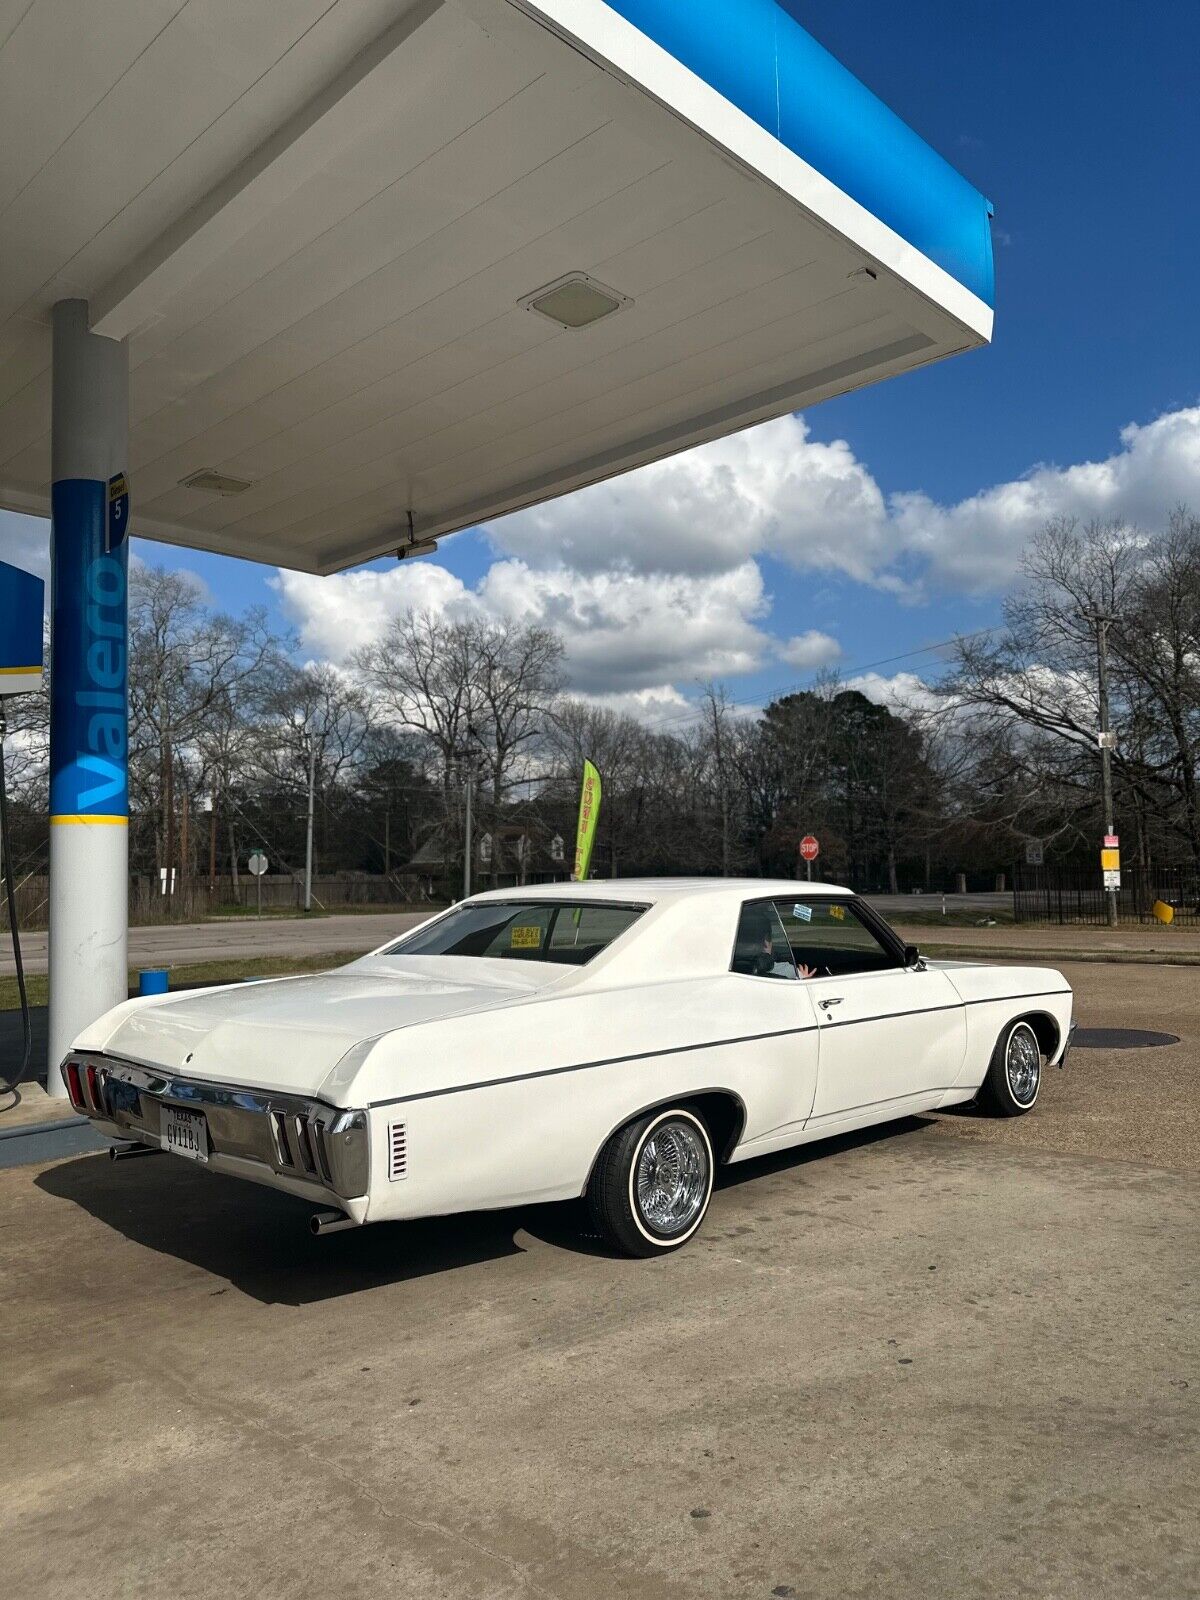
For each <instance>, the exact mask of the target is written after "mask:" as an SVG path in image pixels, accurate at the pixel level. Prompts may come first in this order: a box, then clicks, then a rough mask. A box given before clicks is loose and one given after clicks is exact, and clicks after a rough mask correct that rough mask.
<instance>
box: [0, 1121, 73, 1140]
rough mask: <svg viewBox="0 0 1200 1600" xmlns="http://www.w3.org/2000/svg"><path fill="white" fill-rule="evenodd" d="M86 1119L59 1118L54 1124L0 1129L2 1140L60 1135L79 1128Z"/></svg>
mask: <svg viewBox="0 0 1200 1600" xmlns="http://www.w3.org/2000/svg"><path fill="white" fill-rule="evenodd" d="M87 1120H88V1119H87V1118H86V1117H58V1118H57V1119H56V1120H55V1121H54V1122H23V1123H22V1124H21V1126H20V1127H19V1128H5V1127H0V1139H23V1138H25V1137H26V1135H28V1134H31V1133H60V1132H61V1131H62V1129H64V1128H78V1127H81V1126H82V1125H83V1124H84V1123H85V1122H87Z"/></svg>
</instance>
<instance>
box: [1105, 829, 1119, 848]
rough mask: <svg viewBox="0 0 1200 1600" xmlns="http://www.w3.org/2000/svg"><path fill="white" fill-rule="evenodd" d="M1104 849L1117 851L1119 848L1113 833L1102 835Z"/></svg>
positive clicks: (1117, 837)
mask: <svg viewBox="0 0 1200 1600" xmlns="http://www.w3.org/2000/svg"><path fill="white" fill-rule="evenodd" d="M1104 848H1105V849H1106V850H1119V849H1120V848H1121V840H1120V838H1119V836H1118V835H1117V834H1115V833H1106V834H1105V835H1104Z"/></svg>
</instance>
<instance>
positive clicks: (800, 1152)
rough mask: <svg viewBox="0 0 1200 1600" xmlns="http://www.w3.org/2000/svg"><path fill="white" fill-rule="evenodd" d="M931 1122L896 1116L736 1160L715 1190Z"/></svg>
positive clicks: (859, 1147)
mask: <svg viewBox="0 0 1200 1600" xmlns="http://www.w3.org/2000/svg"><path fill="white" fill-rule="evenodd" d="M938 1115H939V1116H940V1115H941V1113H940V1112H939V1113H938ZM934 1120H935V1119H934V1118H933V1117H899V1118H897V1120H896V1121H895V1122H881V1123H877V1124H876V1125H875V1126H874V1127H873V1128H859V1129H857V1130H856V1131H855V1132H854V1133H837V1134H834V1135H833V1137H832V1138H830V1139H817V1140H814V1142H813V1143H812V1144H802V1145H793V1146H792V1148H791V1149H790V1150H776V1151H775V1152H774V1154H773V1155H769V1156H755V1157H753V1159H752V1160H750V1161H739V1162H738V1163H737V1165H736V1166H733V1167H722V1168H721V1170H720V1171H719V1172H718V1173H717V1181H716V1185H715V1187H716V1188H717V1189H718V1190H720V1189H733V1188H736V1187H737V1186H738V1185H739V1184H742V1183H753V1181H754V1179H755V1178H765V1177H768V1176H769V1175H770V1174H771V1173H773V1172H790V1171H793V1170H794V1169H795V1168H797V1167H807V1166H808V1165H810V1163H812V1162H814V1161H823V1160H824V1159H825V1157H826V1156H836V1155H838V1154H840V1152H841V1151H843V1150H863V1149H865V1148H866V1147H867V1146H868V1145H872V1144H879V1143H880V1142H881V1141H882V1140H884V1139H895V1138H897V1137H899V1136H902V1135H904V1134H907V1133H919V1132H920V1131H921V1129H922V1128H928V1127H930V1126H932V1124H933V1122H934Z"/></svg>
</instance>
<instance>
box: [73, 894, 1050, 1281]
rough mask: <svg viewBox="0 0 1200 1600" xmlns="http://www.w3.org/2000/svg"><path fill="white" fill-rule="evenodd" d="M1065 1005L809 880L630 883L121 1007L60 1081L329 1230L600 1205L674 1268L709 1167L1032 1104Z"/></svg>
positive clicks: (114, 1124) (612, 1236) (702, 1201)
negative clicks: (508, 1209) (921, 949)
mask: <svg viewBox="0 0 1200 1600" xmlns="http://www.w3.org/2000/svg"><path fill="white" fill-rule="evenodd" d="M1071 1030H1072V995H1071V990H1070V988H1069V987H1068V985H1067V982H1066V980H1065V979H1064V978H1063V977H1062V976H1061V974H1060V973H1058V972H1054V971H1052V970H1049V969H1047V968H1042V967H1018V966H1003V967H1002V966H990V965H975V964H968V963H965V962H950V961H946V962H937V961H926V960H923V959H922V958H921V956H920V954H919V953H918V951H917V950H916V949H915V948H914V947H912V946H911V945H905V944H904V943H902V941H901V940H900V939H899V938H898V937H897V936H896V935H895V934H894V933H893V932H892V930H891V929H890V928H889V927H888V926H887V924H886V923H885V922H884V921H883V920H882V918H881V917H879V916H878V914H877V913H876V912H874V911H873V910H872V909H871V907H870V906H869V905H868V904H867V903H866V902H864V901H863V900H861V899H859V898H858V897H857V896H856V895H854V894H852V893H850V892H849V891H848V890H845V889H838V888H834V887H832V886H830V885H826V884H822V885H817V884H803V885H801V884H797V883H792V882H766V881H763V880H757V879H755V880H743V881H735V880H731V879H657V880H656V879H646V880H627V881H621V880H614V881H610V882H594V883H587V884H555V885H547V886H539V887H537V888H527V889H522V890H515V889H514V890H498V891H495V892H493V893H489V894H480V895H476V896H474V898H472V899H470V900H465V901H462V902H460V903H459V904H458V905H455V906H453V907H451V908H450V909H449V910H448V911H444V912H441V913H439V914H438V915H436V916H434V917H431V918H430V919H429V920H428V921H427V922H425V923H423V924H421V926H419V927H417V928H415V929H414V930H412V931H411V932H409V933H406V934H404V935H403V936H402V937H400V938H398V939H394V940H392V941H391V942H389V943H388V944H385V945H383V946H381V947H380V948H379V949H378V950H376V951H374V952H372V954H370V955H368V956H364V957H362V959H361V960H358V961H353V962H351V963H350V965H349V966H345V967H340V968H338V969H337V970H336V971H332V972H326V973H321V974H318V975H316V976H306V977H297V978H276V979H267V980H265V981H262V982H255V983H245V984H238V985H234V986H227V987H222V988H213V989H205V990H198V991H192V992H190V993H179V994H174V995H162V996H154V997H151V998H145V999H138V1000H130V1001H127V1002H126V1003H125V1004H123V1005H119V1006H117V1007H115V1008H114V1009H113V1010H112V1011H110V1012H109V1013H108V1014H107V1015H106V1016H103V1017H101V1018H100V1020H99V1021H98V1022H96V1023H94V1024H93V1025H92V1026H91V1027H90V1028H88V1029H87V1030H86V1032H85V1033H83V1034H82V1035H81V1036H80V1038H79V1039H78V1041H77V1043H76V1047H75V1049H74V1050H72V1052H71V1053H70V1055H69V1056H68V1057H67V1059H66V1060H65V1061H64V1062H63V1064H62V1071H63V1075H64V1077H65V1080H66V1083H67V1088H68V1091H69V1093H70V1096H71V1099H72V1101H73V1103H74V1104H75V1106H76V1108H77V1109H78V1110H80V1111H83V1112H86V1114H87V1115H88V1116H90V1117H91V1118H92V1120H93V1121H94V1123H95V1124H96V1126H97V1127H98V1128H99V1129H101V1130H102V1131H103V1132H104V1133H106V1134H109V1135H111V1136H112V1137H113V1138H115V1139H117V1140H121V1141H125V1143H124V1145H123V1146H119V1147H118V1153H121V1152H125V1153H132V1152H133V1151H135V1150H140V1149H145V1150H163V1151H167V1152H170V1153H171V1154H172V1155H173V1156H174V1157H176V1158H179V1159H186V1160H189V1161H193V1162H197V1163H200V1164H202V1165H205V1166H207V1167H209V1168H211V1169H212V1170H213V1171H215V1172H225V1173H230V1174H233V1175H235V1176H237V1177H242V1178H250V1179H253V1180H254V1181H256V1182H259V1183H265V1184H268V1185H270V1186H271V1187H273V1188H277V1189H284V1190H287V1191H288V1192H289V1193H291V1194H295V1195H299V1196H302V1197H304V1198H306V1199H308V1200H311V1201H312V1202H313V1203H314V1204H315V1205H316V1206H317V1207H318V1208H319V1210H318V1211H317V1213H316V1214H315V1215H314V1217H313V1223H312V1225H313V1228H314V1230H315V1231H316V1232H325V1231H328V1230H331V1229H333V1228H341V1227H352V1226H357V1225H360V1224H362V1223H365V1222H379V1221H395V1220H402V1219H404V1218H409V1217H422V1216H429V1215H436V1214H443V1213H449V1212H461V1211H472V1210H477V1209H489V1208H497V1207H502V1206H516V1205H522V1204H526V1203H528V1202H535V1201H552V1200H566V1199H569V1198H573V1197H578V1196H580V1195H584V1196H586V1197H587V1199H588V1202H589V1204H590V1208H591V1213H592V1216H593V1218H594V1220H595V1222H596V1224H597V1226H598V1227H599V1229H600V1231H601V1232H602V1233H603V1235H604V1236H605V1238H606V1239H607V1240H608V1241H609V1243H610V1244H611V1245H612V1246H613V1247H614V1248H616V1249H618V1250H621V1251H624V1252H626V1253H627V1254H630V1255H636V1256H652V1255H658V1254H661V1253H663V1252H665V1251H668V1250H673V1249H676V1248H677V1247H678V1246H679V1245H681V1244H683V1243H684V1242H685V1241H686V1240H687V1239H689V1238H691V1236H692V1235H693V1234H694V1233H695V1232H696V1230H697V1229H698V1228H699V1227H700V1225H701V1223H702V1222H703V1220H704V1215H705V1212H706V1210H707V1208H708V1203H709V1199H710V1197H711V1194H712V1187H713V1175H714V1170H715V1168H716V1167H717V1165H718V1164H721V1163H726V1162H737V1161H745V1160H748V1159H749V1158H751V1157H753V1156H758V1155H763V1154H766V1153H767V1152H768V1151H773V1150H780V1149H783V1148H785V1147H787V1146H790V1145H799V1144H804V1143H808V1142H810V1141H812V1140H816V1139H824V1138H827V1137H828V1136H829V1135H831V1134H835V1133H844V1132H847V1131H848V1130H851V1129H856V1128H863V1127H866V1126H868V1125H869V1124H871V1123H879V1122H886V1121H888V1120H889V1119H891V1118H895V1117H903V1116H907V1115H909V1114H910V1113H913V1112H922V1111H933V1110H937V1109H940V1108H942V1107H945V1106H952V1105H958V1104H961V1103H963V1102H965V1101H969V1100H975V1099H978V1100H980V1101H981V1102H983V1103H984V1104H985V1105H986V1106H987V1107H988V1108H989V1109H990V1110H992V1111H994V1112H995V1113H997V1114H999V1115H1001V1116H1018V1115H1020V1114H1022V1113H1024V1112H1026V1111H1029V1110H1031V1109H1032V1108H1033V1106H1034V1104H1035V1102H1036V1100H1037V1097H1038V1089H1039V1085H1040V1082H1041V1074H1042V1070H1043V1067H1044V1066H1046V1065H1047V1064H1050V1063H1057V1064H1059V1065H1061V1064H1062V1062H1063V1060H1064V1058H1065V1056H1066V1051H1067V1047H1068V1045H1069V1042H1070V1034H1071Z"/></svg>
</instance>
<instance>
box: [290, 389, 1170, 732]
mask: <svg viewBox="0 0 1200 1600" xmlns="http://www.w3.org/2000/svg"><path fill="white" fill-rule="evenodd" d="M1180 500H1185V501H1190V502H1192V503H1193V504H1200V407H1194V408H1188V409H1183V410H1178V411H1174V412H1170V413H1167V414H1165V415H1163V416H1161V417H1159V418H1157V419H1156V420H1154V421H1152V422H1149V423H1145V424H1130V425H1129V426H1128V427H1126V428H1125V429H1124V430H1123V431H1122V433H1121V435H1120V441H1119V447H1118V448H1117V449H1116V450H1114V451H1113V453H1112V454H1111V455H1109V456H1107V457H1105V458H1103V459H1102V460H1099V461H1093V462H1081V463H1077V464H1075V465H1073V466H1067V467H1057V466H1039V467H1037V468H1035V469H1034V470H1032V471H1031V472H1029V473H1028V474H1026V476H1024V477H1022V478H1019V479H1014V480H1012V481H1011V482H1007V483H1001V484H996V485H994V486H992V487H991V488H988V489H984V490H981V491H980V492H979V493H978V494H975V495H971V496H969V497H967V498H966V499H963V500H960V501H958V502H956V503H953V504H949V505H942V504H939V503H938V502H936V501H935V500H933V499H932V498H930V496H928V495H926V494H923V493H920V492H906V493H900V494H895V495H893V496H892V497H891V499H890V500H887V499H885V497H884V495H883V493H882V491H881V490H880V488H879V486H878V484H877V483H876V482H875V480H874V478H873V477H872V476H871V474H870V472H869V471H868V469H867V468H866V467H865V466H864V465H863V464H862V463H861V462H859V461H858V460H857V459H856V457H855V455H854V452H853V451H852V450H851V448H850V446H849V445H848V444H847V443H846V442H845V441H844V440H835V441H834V442H832V443H828V444H823V443H820V442H817V441H814V440H813V439H812V438H811V436H810V433H809V429H808V425H807V423H806V422H805V421H804V420H803V419H802V418H799V417H784V418H781V419H779V420H777V421H775V422H771V423H767V424H765V425H764V426H762V427H760V428H753V429H750V430H748V431H747V432H745V433H741V434H737V435H735V436H734V437H733V438H730V439H723V440H720V441H717V442H716V443H714V444H711V445H706V446H703V447H701V448H700V449H698V450H693V451H690V452H688V453H687V454H684V455H680V456H676V457H674V458H673V459H672V460H669V461H665V462H660V463H658V464H656V465H654V466H651V467H646V468H643V469H642V470H641V471H639V472H634V473H630V474H628V475H626V476H625V477H622V478H617V479H614V480H612V481H611V482H609V483H604V484H598V485H596V486H595V487H593V488H591V489H586V490H583V491H581V492H580V493H578V494H576V495H572V496H568V497H565V498H563V499H561V500H555V501H552V502H549V503H548V504H546V505H543V506H539V507H536V508H533V509H531V510H529V511H524V512H519V513H517V514H515V515H513V516H511V517H508V518H505V519H503V520H501V521H499V522H496V523H494V524H492V525H491V526H490V527H489V528H487V529H486V530H485V532H486V533H487V535H488V537H489V538H490V540H491V542H492V544H493V546H494V548H495V549H496V551H497V556H498V559H496V560H495V561H494V562H493V563H492V565H491V566H490V567H489V569H488V570H487V571H486V573H485V574H484V576H483V577H482V578H481V579H480V580H479V581H478V582H477V583H476V584H475V585H474V586H468V585H467V584H465V583H463V582H462V581H461V580H460V579H458V578H456V577H454V576H453V575H452V574H451V573H450V572H449V571H447V570H446V568H444V567H441V566H439V565H437V564H436V563H435V562H431V561H420V562H411V563H405V564H404V565H401V566H397V567H395V568H393V569H390V570H388V571H385V572H377V571H361V572H352V573H345V574H342V575H340V576H337V577H333V578H313V577H309V576H305V575H302V574H298V573H281V574H280V575H279V577H278V578H277V579H276V580H275V582H276V584H277V587H278V589H279V592H280V594H281V596H282V598H283V601H284V604H285V606H286V608H287V610H288V611H289V613H290V615H291V616H292V618H293V619H294V621H295V622H296V624H297V626H298V627H299V628H300V631H301V634H302V638H303V643H304V646H305V649H306V650H307V651H308V652H310V653H311V654H313V655H315V656H325V657H327V658H329V659H331V660H333V661H345V659H346V658H347V657H348V656H349V654H350V653H351V651H352V650H353V649H354V648H355V647H357V646H358V645H359V644H362V643H363V642H365V641H366V640H367V639H370V638H375V637H378V635H379V634H380V632H381V631H382V629H383V628H384V627H385V626H386V623H387V621H388V619H389V618H391V617H393V616H397V615H400V614H401V613H403V612H404V611H406V610H409V609H433V610H435V611H444V612H447V613H451V614H457V615H464V616H465V615H480V616H500V615H506V616H514V617H519V618H521V619H523V620H526V621H530V622H539V623H543V624H545V625H547V626H550V627H553V628H554V629H556V630H557V631H558V632H559V633H560V634H561V635H562V637H563V639H564V641H565V643H566V647H567V669H568V675H569V679H570V682H571V686H572V687H573V688H574V689H575V690H576V691H577V692H581V693H586V694H589V695H591V696H594V697H597V698H601V699H603V698H605V697H618V698H617V699H613V703H614V704H615V703H618V699H619V703H621V704H622V705H626V704H628V705H629V706H631V707H632V706H634V705H639V704H640V705H641V707H642V710H641V712H640V714H641V715H643V716H645V717H646V718H647V720H652V716H651V713H650V712H649V711H648V710H647V709H646V706H647V705H648V704H649V700H654V701H662V702H663V703H664V704H673V703H674V701H673V699H672V697H678V696H679V695H680V692H681V691H680V689H679V685H684V686H685V688H686V686H687V685H689V684H693V683H695V682H697V681H698V680H703V679H707V678H710V677H711V678H719V679H730V678H737V677H738V676H740V675H744V674H747V673H750V672H754V671H756V670H757V669H759V668H760V667H762V666H763V665H764V664H766V663H767V662H769V661H771V660H772V659H774V660H775V661H781V662H784V663H786V664H787V665H788V666H789V667H792V668H793V669H795V670H796V671H799V672H810V671H813V670H815V669H816V668H818V667H821V666H824V665H828V664H831V663H833V662H835V661H836V660H837V659H838V658H839V657H840V655H841V649H840V646H839V644H838V641H837V640H836V639H835V638H834V637H833V636H832V635H831V634H828V633H825V632H822V631H820V630H819V629H816V628H809V629H807V630H806V631H800V632H797V633H794V634H792V635H791V636H790V637H775V636H772V635H771V633H770V632H769V631H768V624H769V617H770V610H771V600H770V596H769V594H768V593H767V592H766V588H765V584H764V578H763V573H762V570H761V566H760V561H761V558H762V557H764V556H773V557H775V558H777V559H779V560H782V561H784V562H787V563H788V564H789V565H791V566H793V567H795V568H798V569H800V568H804V569H816V570H821V571H825V572H829V573H834V574H841V575H843V576H844V577H847V578H850V579H852V580H857V581H860V582H866V583H870V584H871V585H873V586H874V587H876V588H877V589H881V590H883V591H885V592H887V593H890V594H893V595H895V596H896V597H897V598H898V599H901V600H904V601H910V602H911V601H915V600H919V599H921V598H922V597H923V596H924V595H925V594H927V593H930V592H934V591H940V592H943V593H945V592H950V593H959V594H969V595H984V594H988V593H996V592H1000V591H1002V590H1003V589H1005V588H1006V587H1008V586H1009V585H1010V584H1011V583H1012V581H1013V579H1014V578H1015V576H1016V575H1017V573H1018V571H1019V566H1020V558H1021V554H1022V551H1023V550H1024V548H1025V546H1026V545H1027V543H1028V541H1029V539H1030V538H1031V537H1032V535H1033V534H1034V533H1035V532H1036V531H1037V529H1038V528H1039V527H1040V525H1041V524H1042V523H1043V522H1044V521H1045V520H1046V519H1047V518H1048V517H1051V516H1056V515H1068V516H1077V517H1079V518H1080V519H1081V520H1087V519H1088V518H1090V517H1105V518H1108V517H1112V518H1117V517H1120V518H1125V519H1127V520H1129V521H1132V522H1140V523H1142V524H1144V525H1147V526H1155V525H1159V524H1161V522H1162V520H1163V517H1164V515H1165V513H1166V512H1167V511H1168V510H1169V509H1170V507H1171V506H1172V505H1173V504H1175V503H1176V502H1178V501H1180ZM829 604H830V600H829V598H828V597H827V598H826V600H825V602H824V603H823V609H824V610H826V611H827V610H828V609H829ZM851 681H852V684H853V686H854V687H859V688H862V690H863V692H864V693H866V694H869V695H870V696H871V697H872V698H873V699H878V700H880V702H881V703H883V704H898V703H901V702H902V701H905V700H907V701H910V702H911V701H915V702H917V703H920V702H921V700H922V695H923V693H924V696H925V698H926V699H927V691H923V687H922V685H921V680H920V679H919V678H917V677H916V676H915V675H914V674H912V673H898V674H896V675H895V676H893V677H891V678H884V677H881V676H880V675H879V674H876V673H868V674H865V675H863V676H862V677H860V678H857V679H853V680H851ZM630 696H633V697H635V698H634V699H629V697H630ZM639 696H640V697H642V698H641V700H640V701H639V700H638V699H637V698H636V697H639ZM647 697H649V700H648V699H647ZM660 714H661V713H660Z"/></svg>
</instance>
